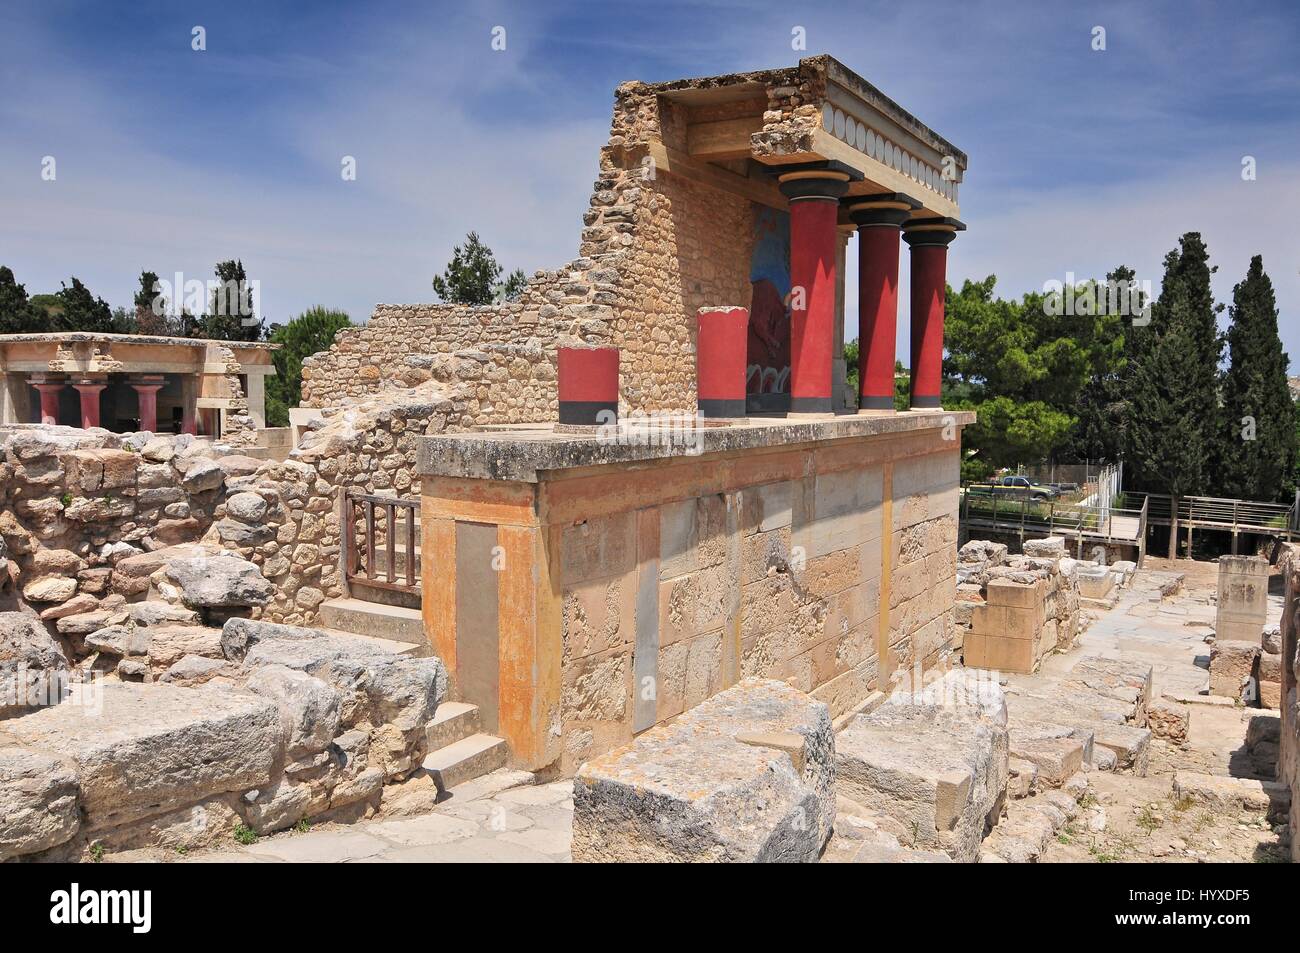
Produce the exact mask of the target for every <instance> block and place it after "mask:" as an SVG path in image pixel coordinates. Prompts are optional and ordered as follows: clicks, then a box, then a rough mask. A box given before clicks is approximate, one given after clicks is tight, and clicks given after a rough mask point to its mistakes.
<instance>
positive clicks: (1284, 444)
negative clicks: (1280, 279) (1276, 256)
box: [1218, 255, 1296, 501]
mask: <svg viewBox="0 0 1300 953" xmlns="http://www.w3.org/2000/svg"><path fill="white" fill-rule="evenodd" d="M1277 313H1278V312H1277V299H1276V298H1275V297H1274V294H1273V282H1272V281H1270V280H1269V277H1268V274H1267V273H1266V272H1265V271H1264V260H1263V258H1262V257H1261V256H1259V255H1256V256H1255V257H1254V258H1252V259H1251V260H1250V268H1249V269H1248V270H1247V272H1246V278H1245V280H1243V281H1242V282H1240V283H1239V284H1238V285H1236V286H1235V287H1234V288H1233V289H1232V308H1231V309H1230V311H1229V314H1230V315H1231V316H1232V324H1231V325H1230V326H1229V328H1228V335H1227V338H1228V358H1229V365H1228V371H1227V374H1226V375H1225V377H1224V381H1223V417H1224V420H1223V428H1224V434H1223V441H1222V444H1221V459H1220V464H1219V473H1218V485H1219V487H1220V489H1219V492H1220V493H1222V494H1223V495H1224V496H1230V497H1235V498H1240V499H1247V500H1261V501H1274V500H1289V499H1290V497H1291V495H1292V494H1293V493H1294V491H1295V485H1294V478H1295V470H1294V466H1295V458H1296V430H1295V409H1294V405H1293V404H1292V401H1291V393H1290V390H1289V388H1288V387H1287V368H1288V366H1289V364H1290V361H1289V360H1288V358H1287V355H1286V352H1285V351H1283V350H1282V340H1281V338H1279V337H1278V333H1277Z"/></svg>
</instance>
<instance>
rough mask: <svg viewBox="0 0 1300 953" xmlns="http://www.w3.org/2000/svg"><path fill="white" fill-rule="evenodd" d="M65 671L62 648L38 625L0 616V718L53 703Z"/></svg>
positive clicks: (29, 618) (16, 616) (23, 618)
mask: <svg viewBox="0 0 1300 953" xmlns="http://www.w3.org/2000/svg"><path fill="white" fill-rule="evenodd" d="M67 670H68V659H67V656H66V655H65V654H64V651H63V647H62V646H60V645H59V643H58V642H56V641H55V640H54V639H53V638H52V637H51V636H50V634H49V632H47V631H46V630H45V627H44V626H43V625H41V624H40V622H38V621H37V620H36V619H35V618H34V617H32V616H29V615H26V614H25V613H21V612H0V717H7V716H10V715H13V714H16V713H18V712H22V711H25V710H26V709H28V708H30V707H32V706H34V705H39V704H48V703H49V702H50V701H55V700H57V699H58V697H59V696H60V694H61V686H62V683H63V680H64V678H65V676H66V674H67ZM4 724H5V723H4V722H0V730H2V729H3V725H4ZM0 816H3V815H0Z"/></svg>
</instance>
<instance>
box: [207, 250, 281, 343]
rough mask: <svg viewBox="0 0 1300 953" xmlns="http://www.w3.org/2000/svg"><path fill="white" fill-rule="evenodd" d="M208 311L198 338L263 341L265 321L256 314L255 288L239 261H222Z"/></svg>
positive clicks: (218, 264) (219, 263)
mask: <svg viewBox="0 0 1300 953" xmlns="http://www.w3.org/2000/svg"><path fill="white" fill-rule="evenodd" d="M215 270H216V275H217V281H218V282H219V283H220V285H221V287H220V288H217V289H215V290H214V291H213V292H212V297H211V299H210V300H209V302H208V311H207V313H206V314H204V315H202V316H201V317H200V318H199V320H198V327H197V329H196V331H197V334H196V335H195V336H197V337H202V338H209V339H211V340H214V341H260V340H262V334H263V325H264V324H265V321H264V320H263V319H262V318H259V317H258V316H257V315H256V314H255V313H254V310H253V294H252V291H253V289H252V285H251V284H250V283H249V280H248V274H247V273H246V272H245V271H244V263H243V262H242V261H239V260H231V261H219V262H217V266H216V269H215Z"/></svg>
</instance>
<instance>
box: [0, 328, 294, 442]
mask: <svg viewBox="0 0 1300 953" xmlns="http://www.w3.org/2000/svg"><path fill="white" fill-rule="evenodd" d="M275 347H276V345H273V344H266V343H250V342H241V341H205V340H197V339H192V338H168V337H151V336H147V335H134V334H132V335H127V334H91V333H88V332H65V333H50V334H5V335H0V424H15V423H47V424H65V425H69V426H74V427H83V428H84V427H104V428H105V429H108V430H114V431H118V432H125V431H130V430H147V431H151V432H177V433H189V434H195V435H200V436H209V437H218V436H229V435H230V434H232V433H234V432H236V431H239V430H249V431H262V430H265V428H266V377H267V376H268V375H271V374H274V373H275V366H274V365H273V364H272V363H271V351H272V350H274V348H275Z"/></svg>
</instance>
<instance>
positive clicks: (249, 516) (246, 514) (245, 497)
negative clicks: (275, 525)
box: [226, 492, 267, 523]
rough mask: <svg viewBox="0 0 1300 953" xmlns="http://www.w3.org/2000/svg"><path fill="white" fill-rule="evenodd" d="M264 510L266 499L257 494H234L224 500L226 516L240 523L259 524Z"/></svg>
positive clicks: (264, 515) (264, 512)
mask: <svg viewBox="0 0 1300 953" xmlns="http://www.w3.org/2000/svg"><path fill="white" fill-rule="evenodd" d="M266 509H267V505H266V499H265V498H264V497H262V496H261V494H258V493H247V492H246V493H236V494H235V495H234V496H232V497H230V498H229V499H228V500H226V515H227V516H229V517H231V518H232V519H236V520H239V521H240V522H241V523H260V522H261V521H262V520H263V519H264V518H265V517H266Z"/></svg>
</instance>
